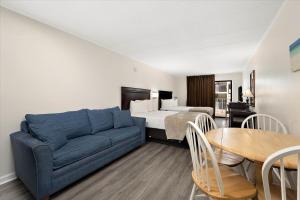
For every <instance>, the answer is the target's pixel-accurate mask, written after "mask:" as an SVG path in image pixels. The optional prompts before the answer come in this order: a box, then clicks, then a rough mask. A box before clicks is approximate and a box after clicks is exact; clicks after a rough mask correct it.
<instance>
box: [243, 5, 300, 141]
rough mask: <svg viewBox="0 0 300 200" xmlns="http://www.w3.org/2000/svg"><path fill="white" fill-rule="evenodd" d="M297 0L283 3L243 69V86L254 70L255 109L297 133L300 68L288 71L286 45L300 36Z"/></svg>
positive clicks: (298, 131)
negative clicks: (299, 69)
mask: <svg viewBox="0 0 300 200" xmlns="http://www.w3.org/2000/svg"><path fill="white" fill-rule="evenodd" d="M299 11H300V1H295V0H288V1H286V2H285V3H284V4H283V7H282V8H281V9H280V12H279V13H278V15H277V18H276V19H275V21H274V23H273V24H272V26H271V28H270V30H269V31H268V33H267V34H266V37H265V38H264V40H263V41H262V43H261V45H260V46H259V48H258V50H257V52H256V53H255V55H254V56H253V58H252V59H251V61H250V64H249V66H248V67H247V68H246V69H245V71H244V87H245V88H246V87H249V74H250V71H251V70H252V69H255V70H256V111H258V112H259V113H266V114H270V115H273V116H275V117H277V118H279V119H280V120H281V121H282V122H283V123H284V124H285V125H286V126H287V128H288V129H289V132H290V133H293V134H297V135H299V136H300V117H299V116H300V107H299V99H300V89H299V86H300V72H296V73H293V72H292V71H291V66H290V60H289V45H290V44H292V43H293V42H294V41H295V40H296V39H298V38H299V37H300V26H299V22H300V15H299Z"/></svg>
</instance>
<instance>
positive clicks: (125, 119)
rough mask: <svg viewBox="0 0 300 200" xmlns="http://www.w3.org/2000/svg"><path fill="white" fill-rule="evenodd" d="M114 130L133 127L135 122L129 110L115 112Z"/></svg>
mask: <svg viewBox="0 0 300 200" xmlns="http://www.w3.org/2000/svg"><path fill="white" fill-rule="evenodd" d="M113 116H114V128H124V127H129V126H133V120H132V117H131V114H130V111H129V110H121V111H114V112H113Z"/></svg>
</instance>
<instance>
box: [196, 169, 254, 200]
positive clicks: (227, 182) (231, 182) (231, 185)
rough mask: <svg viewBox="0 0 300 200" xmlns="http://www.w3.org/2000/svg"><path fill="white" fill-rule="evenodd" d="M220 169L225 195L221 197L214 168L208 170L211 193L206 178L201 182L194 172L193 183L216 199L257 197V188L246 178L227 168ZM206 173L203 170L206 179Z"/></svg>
mask: <svg viewBox="0 0 300 200" xmlns="http://www.w3.org/2000/svg"><path fill="white" fill-rule="evenodd" d="M219 168H220V173H221V176H222V181H223V185H224V195H223V196H221V194H220V192H219V189H218V186H217V181H216V178H215V172H214V169H213V168H208V176H209V177H210V181H211V188H210V191H208V188H207V187H206V181H205V180H204V178H203V180H199V179H198V178H197V176H196V173H195V172H194V171H193V172H192V178H193V181H194V183H195V184H196V185H197V186H198V188H199V189H200V190H201V191H203V192H204V193H206V194H207V195H208V196H210V197H212V198H216V199H231V200H232V199H247V198H253V197H255V196H256V193H257V191H256V189H255V187H254V186H253V185H252V184H251V183H250V182H248V181H247V180H246V179H245V178H244V177H242V176H241V175H239V174H238V173H236V172H235V171H233V170H232V169H230V168H229V167H227V166H219ZM204 171H205V170H202V172H203V175H201V177H205V175H204V173H205V172H204Z"/></svg>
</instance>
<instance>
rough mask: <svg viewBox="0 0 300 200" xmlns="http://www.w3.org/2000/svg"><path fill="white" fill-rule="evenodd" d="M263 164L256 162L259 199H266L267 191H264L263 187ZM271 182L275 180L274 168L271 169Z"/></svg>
mask: <svg viewBox="0 0 300 200" xmlns="http://www.w3.org/2000/svg"><path fill="white" fill-rule="evenodd" d="M262 166H263V163H260V162H255V185H256V190H257V198H258V199H259V200H265V193H264V187H263V181H262ZM269 182H270V183H272V182H273V178H272V170H270V173H269Z"/></svg>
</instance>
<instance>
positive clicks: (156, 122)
mask: <svg viewBox="0 0 300 200" xmlns="http://www.w3.org/2000/svg"><path fill="white" fill-rule="evenodd" d="M150 93H151V91H150V90H148V89H141V88H131V87H122V88H121V109H122V110H130V102H131V101H138V100H149V99H150ZM157 103H158V101H157ZM178 113H179V112H178V111H161V110H158V106H157V110H156V111H151V112H139V113H132V116H135V117H143V118H146V137H147V140H148V141H149V140H151V141H157V142H164V143H168V144H170V143H171V144H175V143H181V145H182V144H183V145H184V146H186V145H187V142H186V139H185V138H184V139H183V140H172V139H171V140H170V139H167V135H166V131H165V118H166V117H168V116H172V115H175V114H178Z"/></svg>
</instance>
